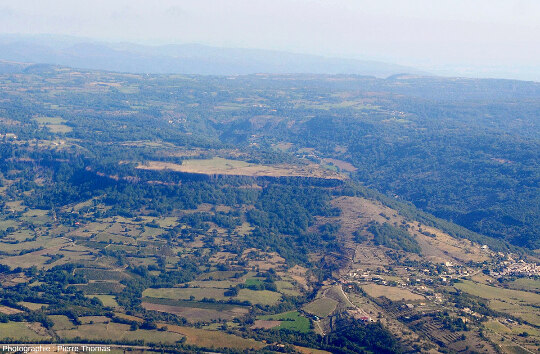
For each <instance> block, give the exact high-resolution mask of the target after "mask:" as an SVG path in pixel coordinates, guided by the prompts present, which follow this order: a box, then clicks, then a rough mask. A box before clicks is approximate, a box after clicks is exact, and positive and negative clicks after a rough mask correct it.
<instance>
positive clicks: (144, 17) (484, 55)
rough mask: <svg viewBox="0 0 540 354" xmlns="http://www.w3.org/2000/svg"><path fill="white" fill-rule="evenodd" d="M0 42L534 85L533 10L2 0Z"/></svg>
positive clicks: (505, 4)
mask: <svg viewBox="0 0 540 354" xmlns="http://www.w3.org/2000/svg"><path fill="white" fill-rule="evenodd" d="M0 33H3V34H6V33H17V34H44V33H46V34H64V35H72V36H81V37H88V38H94V39H99V40H107V41H128V42H137V43H143V44H169V43H201V44H209V45H215V46H222V47H241V48H262V49H276V50H285V51H291V52H298V53H309V54H318V55H324V56H333V57H346V58H357V59H371V60H381V61H386V62H392V63H397V64H403V65H411V66H416V67H419V68H423V69H432V70H435V71H438V72H444V70H448V71H450V72H451V71H452V70H453V71H456V70H462V71H470V72H471V75H473V76H474V74H475V73H476V74H478V75H479V76H481V75H480V73H481V71H482V70H483V71H486V72H489V71H491V72H496V71H497V70H498V71H500V72H507V74H511V73H512V72H514V73H515V74H516V75H518V74H517V73H521V74H523V75H525V77H526V76H527V75H532V76H534V75H537V76H538V77H539V78H540V64H539V63H540V0H153V1H150V0H0ZM521 74H520V75H521Z"/></svg>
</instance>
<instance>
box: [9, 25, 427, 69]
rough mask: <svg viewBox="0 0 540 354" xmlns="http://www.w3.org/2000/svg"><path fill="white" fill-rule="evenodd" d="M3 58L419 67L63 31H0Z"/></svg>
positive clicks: (152, 65) (174, 65) (96, 65)
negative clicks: (106, 38) (73, 34)
mask: <svg viewBox="0 0 540 354" xmlns="http://www.w3.org/2000/svg"><path fill="white" fill-rule="evenodd" d="M0 60H5V61H16V62H30V63H44V64H56V65H65V66H70V67H76V68H84V69H97V70H110V71H118V72H128V73H152V74H164V73H180V74H201V75H242V74H254V73H277V74H283V73H313V74H357V75H368V76H376V77H387V76H390V75H395V74H400V73H408V74H423V75H425V74H426V72H422V71H420V70H417V69H414V68H411V67H406V66H401V65H396V64H388V63H383V62H377V61H364V60H355V59H340V58H327V57H322V56H315V55H307V54H294V53H288V52H280V51H271V50H261V49H239V48H219V47H211V46H205V45H200V44H182V45H162V46H146V45H138V44H132V43H105V42H96V41H92V40H86V39H81V38H74V37H65V36H22V35H1V36H0Z"/></svg>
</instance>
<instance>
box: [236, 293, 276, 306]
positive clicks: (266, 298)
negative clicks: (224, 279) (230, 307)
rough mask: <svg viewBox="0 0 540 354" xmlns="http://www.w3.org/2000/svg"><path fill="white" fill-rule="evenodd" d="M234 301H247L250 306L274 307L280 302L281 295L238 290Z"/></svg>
mask: <svg viewBox="0 0 540 354" xmlns="http://www.w3.org/2000/svg"><path fill="white" fill-rule="evenodd" d="M234 299H235V300H239V301H249V302H250V303H252V304H260V305H275V304H277V303H278V302H279V300H281V294H280V293H276V292H274V291H269V290H258V291H255V290H250V289H240V291H239V292H238V295H237V296H236V297H234Z"/></svg>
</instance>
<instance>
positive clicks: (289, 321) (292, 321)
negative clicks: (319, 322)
mask: <svg viewBox="0 0 540 354" xmlns="http://www.w3.org/2000/svg"><path fill="white" fill-rule="evenodd" d="M257 319H261V320H273V321H280V322H281V324H280V325H279V326H277V327H275V328H279V329H290V330H293V331H297V332H303V333H307V332H310V331H311V328H310V322H309V319H307V318H305V317H304V316H302V315H301V314H300V313H299V312H298V311H290V312H284V313H280V314H277V315H265V316H259V317H257Z"/></svg>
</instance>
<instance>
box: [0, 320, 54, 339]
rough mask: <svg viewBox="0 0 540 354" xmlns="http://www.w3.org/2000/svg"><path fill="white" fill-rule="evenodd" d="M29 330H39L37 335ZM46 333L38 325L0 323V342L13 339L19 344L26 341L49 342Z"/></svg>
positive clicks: (48, 336) (49, 337)
mask: <svg viewBox="0 0 540 354" xmlns="http://www.w3.org/2000/svg"><path fill="white" fill-rule="evenodd" d="M31 328H36V329H38V330H39V333H43V334H38V333H37V332H36V331H34V330H32V329H31ZM46 333H47V332H46V331H45V329H44V328H43V327H42V326H41V324H40V323H29V322H8V323H0V340H6V339H8V338H9V339H13V340H17V341H21V342H26V341H42V340H50V339H51V336H50V335H48V334H46Z"/></svg>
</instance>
